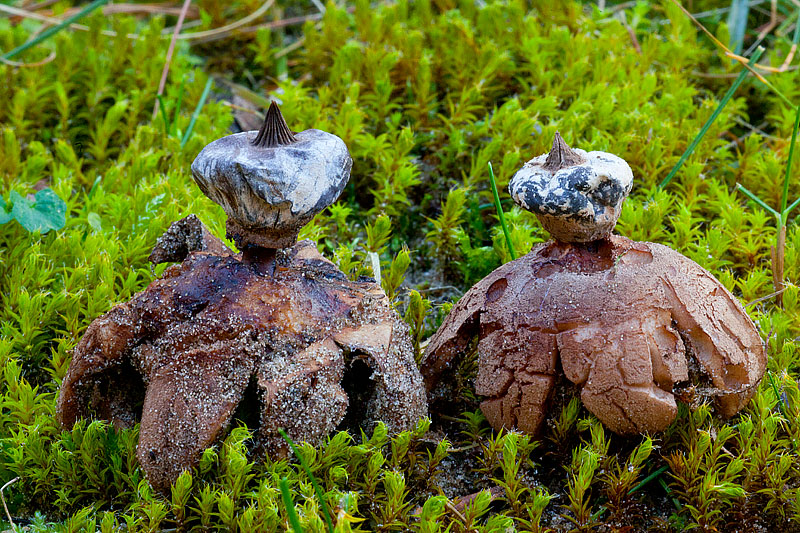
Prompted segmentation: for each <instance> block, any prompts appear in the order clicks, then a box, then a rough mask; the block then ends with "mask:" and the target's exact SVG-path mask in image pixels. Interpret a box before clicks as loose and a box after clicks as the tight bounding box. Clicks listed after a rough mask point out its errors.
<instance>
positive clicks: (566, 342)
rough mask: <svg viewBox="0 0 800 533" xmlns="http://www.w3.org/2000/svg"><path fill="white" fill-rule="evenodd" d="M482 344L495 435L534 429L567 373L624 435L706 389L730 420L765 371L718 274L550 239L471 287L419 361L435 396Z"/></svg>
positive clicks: (609, 246) (634, 252) (481, 382)
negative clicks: (687, 389) (697, 386)
mask: <svg viewBox="0 0 800 533" xmlns="http://www.w3.org/2000/svg"><path fill="white" fill-rule="evenodd" d="M476 337H477V339H478V358H479V359H478V374H477V377H476V380H475V392H476V393H478V394H479V395H481V396H483V397H484V399H483V401H482V403H481V410H482V411H483V413H484V414H485V415H486V417H487V418H488V420H489V422H490V423H491V424H492V426H493V427H494V428H495V429H500V428H501V427H505V428H517V429H520V430H522V431H525V432H528V433H536V432H537V431H538V430H539V428H540V427H541V425H542V422H543V421H544V419H545V416H546V414H547V407H548V402H549V400H550V399H551V398H552V396H553V389H554V387H555V386H556V384H557V382H558V381H559V380H558V378H559V377H560V376H561V375H563V376H564V377H565V378H566V379H568V380H569V381H570V382H572V383H574V384H575V385H577V386H578V387H579V389H580V395H581V399H582V401H583V404H584V405H585V406H586V408H587V409H588V410H589V411H591V412H592V413H593V414H594V415H595V416H597V418H599V419H600V420H601V421H602V422H603V423H604V424H605V425H606V426H607V427H608V428H609V429H611V430H612V431H614V432H616V433H619V434H630V433H636V432H653V431H660V430H663V429H665V428H666V427H667V426H668V425H669V424H670V422H672V420H673V419H674V418H675V416H676V414H677V405H676V401H675V395H676V393H678V391H679V389H680V388H681V387H682V386H684V385H686V384H687V382H690V381H701V382H703V383H705V384H706V385H707V387H708V388H707V392H708V394H709V395H710V396H712V397H713V398H714V400H715V404H716V409H717V411H718V413H720V414H721V415H722V416H725V417H729V416H732V415H733V414H735V413H736V412H738V411H739V410H740V409H742V408H743V407H744V406H745V405H746V403H747V402H748V400H749V399H750V397H751V396H752V395H753V394H754V392H755V386H756V385H757V384H758V382H759V381H760V379H761V377H762V376H763V374H764V371H765V368H766V355H765V352H764V348H763V345H762V342H761V338H760V336H759V335H758V332H757V330H756V328H755V326H754V325H753V323H752V321H751V320H750V318H749V317H748V316H747V314H746V313H745V312H744V309H743V308H742V306H741V305H740V304H739V302H738V301H737V300H736V299H735V298H734V297H733V295H731V294H730V292H728V290H727V289H725V287H724V286H722V284H720V283H719V281H717V280H716V279H715V278H714V277H713V276H712V275H711V274H710V273H708V272H707V271H706V270H704V269H703V268H701V267H700V266H699V265H697V264H696V263H694V262H693V261H691V260H690V259H687V258H686V257H684V256H682V255H681V254H679V253H677V252H675V251H673V250H671V249H670V248H667V247H666V246H662V245H659V244H653V243H646V242H634V241H630V240H628V239H626V238H624V237H618V236H611V237H610V238H609V239H607V240H604V241H597V242H593V243H588V244H584V245H579V244H569V243H563V242H558V241H550V242H547V243H544V244H541V245H539V246H538V247H536V248H535V249H534V250H532V251H531V252H530V253H529V254H527V255H526V256H524V257H522V258H520V259H517V260H516V261H512V262H510V263H507V264H505V265H503V266H502V267H500V268H499V269H497V270H495V271H494V272H493V273H491V274H490V275H489V276H487V277H486V278H484V279H483V280H481V281H480V282H479V283H478V284H476V285H475V286H474V287H473V288H472V289H470V290H469V291H468V292H467V293H466V294H465V295H464V296H463V297H462V298H461V300H459V301H458V303H457V304H456V305H455V306H454V307H453V310H452V311H451V313H450V314H449V315H448V317H447V318H446V319H445V321H444V323H443V324H442V326H441V328H439V330H438V331H437V333H436V334H435V335H434V336H433V337H432V339H431V341H430V343H429V344H428V347H427V349H426V352H425V356H424V358H423V361H422V374H423V377H424V379H425V385H426V387H427V389H428V391H429V394H430V395H431V396H432V397H435V395H436V390H437V389H438V388H439V387H440V386H441V385H442V383H443V382H446V381H448V375H449V374H450V373H451V372H452V371H453V369H454V368H455V367H456V366H457V364H458V362H459V359H460V358H461V357H463V356H464V354H465V352H466V351H467V349H468V347H469V346H470V343H471V342H472V341H473V339H474V338H476Z"/></svg>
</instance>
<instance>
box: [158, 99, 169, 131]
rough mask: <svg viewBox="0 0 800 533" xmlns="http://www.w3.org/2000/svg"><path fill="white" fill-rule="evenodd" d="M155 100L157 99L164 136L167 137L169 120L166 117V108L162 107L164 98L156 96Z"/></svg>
mask: <svg viewBox="0 0 800 533" xmlns="http://www.w3.org/2000/svg"><path fill="white" fill-rule="evenodd" d="M156 98H157V99H158V104H159V106H158V109H159V110H160V111H161V118H162V120H163V121H164V135H169V118H168V117H167V106H166V105H164V98H163V97H162V96H161V95H160V94H157V95H156Z"/></svg>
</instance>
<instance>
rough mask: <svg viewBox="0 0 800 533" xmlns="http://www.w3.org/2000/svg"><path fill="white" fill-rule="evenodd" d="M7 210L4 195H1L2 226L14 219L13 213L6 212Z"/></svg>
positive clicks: (0, 219) (0, 215) (0, 221)
mask: <svg viewBox="0 0 800 533" xmlns="http://www.w3.org/2000/svg"><path fill="white" fill-rule="evenodd" d="M6 209H7V207H6V201H5V200H4V199H3V195H1V194H0V224H5V223H6V222H9V221H10V220H11V219H12V218H14V217H12V216H11V212H10V211H6Z"/></svg>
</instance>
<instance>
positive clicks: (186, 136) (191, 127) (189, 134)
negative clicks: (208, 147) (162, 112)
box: [181, 78, 214, 149]
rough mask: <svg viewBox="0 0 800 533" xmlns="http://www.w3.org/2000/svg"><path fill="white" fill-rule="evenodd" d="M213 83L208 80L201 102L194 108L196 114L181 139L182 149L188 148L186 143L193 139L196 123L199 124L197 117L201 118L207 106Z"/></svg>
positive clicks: (211, 79) (211, 80)
mask: <svg viewBox="0 0 800 533" xmlns="http://www.w3.org/2000/svg"><path fill="white" fill-rule="evenodd" d="M213 83H214V80H213V78H208V80H207V81H206V86H205V87H204V88H203V94H201V95H200V101H199V102H197V107H195V108H194V113H192V119H191V120H190V121H189V126H188V127H187V128H186V133H184V134H183V139H181V149H183V147H184V146H186V143H188V142H189V139H190V138H191V137H192V131H193V130H194V123H195V122H197V117H199V116H200V111H201V110H202V109H203V106H204V105H205V104H206V99H208V93H209V92H211V85H212V84H213Z"/></svg>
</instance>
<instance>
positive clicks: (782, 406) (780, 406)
mask: <svg viewBox="0 0 800 533" xmlns="http://www.w3.org/2000/svg"><path fill="white" fill-rule="evenodd" d="M767 377H768V378H769V384H770V385H772V392H774V393H775V398H777V399H778V409H779V410H780V412H781V415H783V418H785V419H786V420H789V418H788V417H787V416H786V405H785V404H784V403H783V396H781V393H780V391H779V390H778V385H777V384H776V383H775V378H774V377H772V372H770V371H769V370H767Z"/></svg>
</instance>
